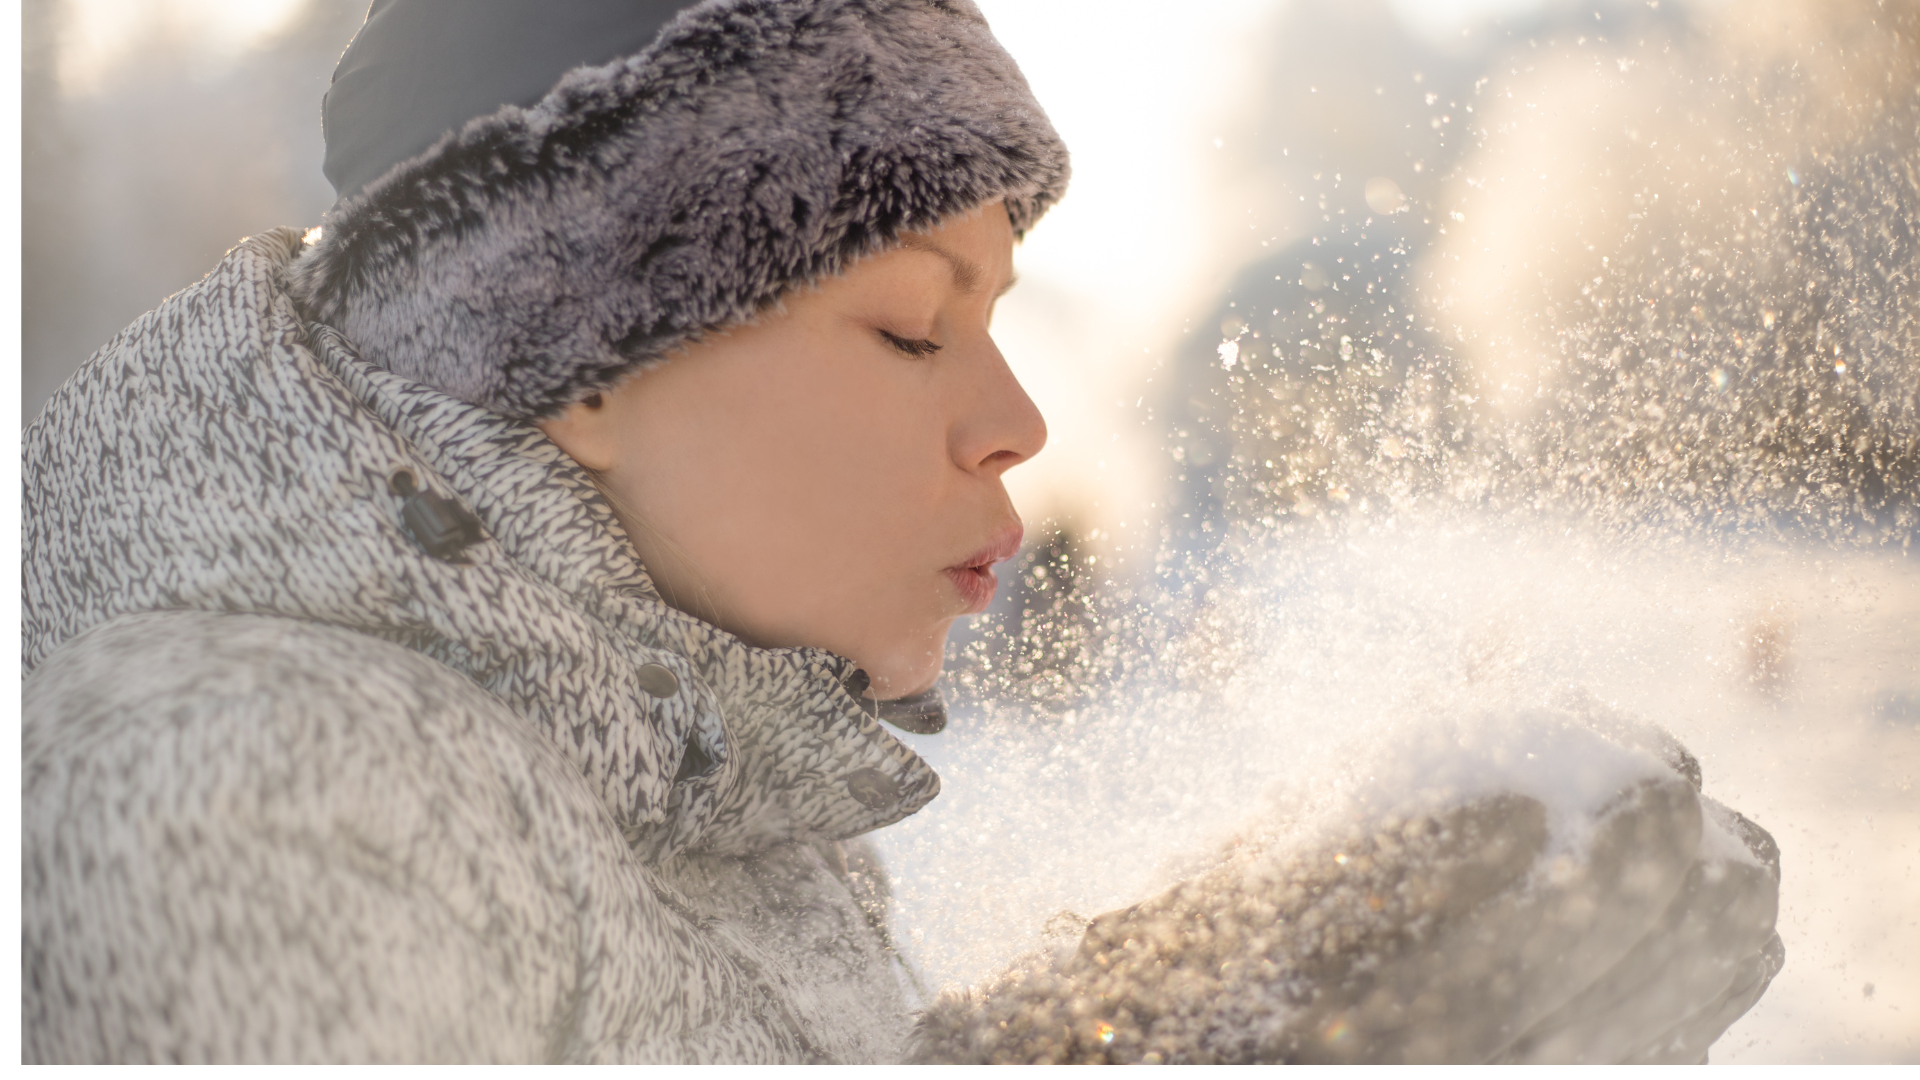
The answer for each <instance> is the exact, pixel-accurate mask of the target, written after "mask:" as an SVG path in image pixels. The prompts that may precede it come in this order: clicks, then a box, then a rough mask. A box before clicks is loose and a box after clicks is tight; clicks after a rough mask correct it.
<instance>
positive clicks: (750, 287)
mask: <svg viewBox="0 0 1920 1080" xmlns="http://www.w3.org/2000/svg"><path fill="white" fill-rule="evenodd" d="M1067 175H1068V164H1067V151H1066V147H1065V146H1064V145H1062V143H1061V141H1060V138H1059V136H1058V135H1057V134H1056V133H1055V132H1054V130H1053V127H1052V125H1051V124H1049V123H1048V121H1047V117H1046V114H1045V113H1044V112H1042V111H1041V109H1040V106H1039V103H1038V102H1036V101H1035V100H1034V99H1033V95H1032V92H1031V91H1030V90H1029V89H1028V88H1027V84H1026V80H1025V79H1024V78H1022V77H1021V75H1020V71H1019V69H1018V68H1017V67H1016V66H1015V65H1014V62H1013V60H1012V58H1010V57H1009V56H1008V55H1007V54H1006V52H1005V51H1004V50H1002V49H1001V48H1000V45H999V43H998V42H996V41H995V40H994V38H993V35H992V34H991V33H990V32H989V30H988V29H987V24H986V20H985V19H984V18H982V16H981V15H980V12H979V11H978V9H976V8H975V7H974V6H973V4H972V3H971V2H970V0H706V2H704V3H700V4H697V5H695V6H694V7H691V8H689V9H688V10H686V11H684V12H682V13H680V14H679V15H678V16H676V17H675V18H674V19H673V21H671V22H669V23H668V24H667V25H666V26H665V27H664V28H663V29H662V30H661V31H660V35H659V37H658V38H656V39H655V40H654V42H653V44H652V45H651V46H649V47H648V48H646V49H644V50H642V51H640V52H638V53H636V54H634V55H632V56H629V57H626V58H624V59H621V60H616V61H614V62H613V63H609V64H606V65H603V66H599V67H584V68H578V69H575V70H573V71H571V72H570V73H568V74H567V75H566V76H565V77H563V78H562V79H561V80H560V82H559V83H558V85H556V86H554V87H553V89H552V90H551V91H549V92H548V93H547V95H546V96H545V97H544V98H543V99H541V100H540V101H539V102H538V103H537V104H534V105H533V106H531V107H524V108H523V107H521V106H517V105H507V106H503V107H501V108H500V109H498V110H497V111H495V112H493V113H492V114H491V115H487V116H482V117H480V118H478V119H475V120H472V121H469V122H468V123H466V125H465V126H464V127H462V128H460V130H458V131H456V132H452V133H449V134H448V135H447V136H446V137H444V138H442V139H440V140H439V141H438V142H437V143H435V144H434V145H433V146H432V147H431V148H429V149H428V150H427V151H426V152H425V153H423V154H420V155H419V156H417V157H413V158H410V159H408V160H405V161H402V162H400V163H399V164H398V165H395V166H393V167H392V168H391V169H389V170H388V171H387V172H386V173H385V174H384V175H382V176H380V177H379V178H378V179H377V180H374V181H372V182H371V183H368V184H366V186H365V187H364V188H362V189H361V190H359V191H358V192H357V193H353V194H350V195H348V197H346V198H344V199H343V200H342V201H341V202H340V203H339V204H337V205H336V206H335V207H334V208H333V210H332V211H330V212H329V213H328V214H327V216H326V217H325V219H324V220H323V221H322V228H321V231H320V235H319V237H318V239H317V240H315V241H314V242H313V244H312V245H311V246H310V247H309V248H308V249H307V251H306V252H305V253H304V254H303V255H302V256H301V258H300V259H299V260H298V261H297V262H296V263H295V264H294V266H293V268H292V270H291V272H290V282H289V284H290V286H291V288H292V290H293V293H294V297H295V299H296V301H297V302H298V303H299V304H300V306H301V307H302V308H303V309H304V310H305V313H306V314H307V315H308V317H310V318H313V319H316V320H318V321H320V322H324V323H327V324H329V325H331V326H333V327H335V328H336V329H338V330H340V331H341V332H342V333H344V334H345V335H346V336H347V338H348V339H349V340H351V341H353V342H354V344H355V345H356V346H357V347H358V348H359V349H360V350H361V352H362V355H363V356H365V357H366V359H368V360H369V361H371V362H373V363H377V364H380V365H382V366H384V367H387V368H389V369H391V370H393V371H395V372H397V373H399V374H401V375H404V376H406V377H408V378H411V379H415V380H418V381H420V382H423V383H426V384H428V385H430V386H433V387H436V388H438V389H440V390H443V391H445V392H446V393H448V394H451V395H453V396H454V397H457V398H460V399H462V400H465V401H469V402H472V403H474V404H476V405H480V406H483V407H485V408H488V409H492V410H494V411H496V412H500V413H504V414H506V415H509V416H514V417H518V418H523V419H531V418H536V417H541V416H548V415H552V414H554V413H557V412H558V411H559V410H561V409H563V408H565V407H566V406H567V405H568V404H570V403H572V402H573V401H576V400H578V399H580V398H582V397H585V396H587V395H588V394H590V393H592V392H594V391H596V390H599V389H603V388H605V387H608V386H610V385H611V384H613V383H614V382H616V381H618V380H619V379H620V378H621V377H622V376H624V375H626V374H628V373H629V372H631V371H633V370H635V369H636V368H639V367H641V366H643V365H645V364H647V363H648V362H649V361H652V360H656V359H658V358H660V357H662V356H664V355H665V354H667V353H668V352H670V351H672V350H673V349H674V348H676V347H678V346H681V345H683V344H686V343H687V342H689V341H690V340H692V339H694V338H696V337H697V336H699V335H700V334H701V333H702V332H704V331H708V330H712V329H715V328H719V327H724V326H728V325H734V324H738V323H741V322H745V321H747V320H750V319H752V318H753V317H754V316H755V315H756V314H758V313H759V312H761V311H763V310H765V309H766V308H767V307H769V306H770V305H771V304H773V303H774V302H775V301H776V300H777V299H778V298H779V297H780V296H781V294H783V293H784V292H786V291H787V290H788V289H790V288H792V287H794V286H796V285H804V284H807V283H810V282H813V281H815V280H818V279H820V278H822V277H827V276H831V275H833V274H836V273H839V272H840V271H842V270H843V269H844V268H845V267H847V266H848V265H849V264H851V263H852V262H853V261H854V260H857V259H859V258H860V257H862V256H864V255H868V254H872V253H875V252H878V251H882V250H885V249H887V248H889V247H891V246H893V245H894V244H895V243H896V242H897V238H898V237H899V236H900V235H901V234H902V233H903V232H906V231H911V230H918V229H924V228H927V227H929V226H932V225H934V224H936V223H937V222H939V221H941V220H942V219H944V218H948V217H950V216H952V215H955V214H959V213H964V212H966V211H970V210H972V209H974V208H976V207H980V206H983V205H987V204H989V203H993V202H1004V203H1005V205H1006V208H1007V213H1008V215H1009V217H1010V218H1011V219H1012V222H1013V228H1014V231H1015V233H1016V234H1020V233H1024V231H1025V230H1026V229H1028V228H1029V227H1031V226H1032V225H1033V223H1034V222H1035V221H1036V220H1038V219H1039V217H1040V215H1041V214H1042V213H1044V212H1045V211H1046V209H1047V208H1048V207H1049V206H1051V205H1052V204H1053V203H1054V202H1056V201H1057V200H1058V199H1059V198H1060V196H1061V194H1062V193H1063V192H1064V190H1065V188H1066V183H1067Z"/></svg>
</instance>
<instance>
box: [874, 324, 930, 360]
mask: <svg viewBox="0 0 1920 1080" xmlns="http://www.w3.org/2000/svg"><path fill="white" fill-rule="evenodd" d="M880 336H881V337H883V338H886V339H887V344H889V345H891V346H893V347H894V348H896V349H899V350H900V351H901V352H903V353H906V354H907V355H908V356H932V355H933V354H934V353H937V352H939V351H940V346H938V345H935V344H934V343H933V342H931V341H928V340H927V339H925V338H904V337H901V336H900V335H899V334H894V333H889V332H887V331H885V330H882V331H880Z"/></svg>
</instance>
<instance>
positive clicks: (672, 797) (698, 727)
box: [307, 324, 940, 857]
mask: <svg viewBox="0 0 1920 1080" xmlns="http://www.w3.org/2000/svg"><path fill="white" fill-rule="evenodd" d="M307 332H308V335H309V340H310V342H311V343H312V345H313V347H314V349H315V352H316V353H317V355H318V356H319V358H320V360H321V361H322V363H324V364H325V365H326V366H327V368H328V369H329V370H330V371H332V372H333V373H334V374H335V375H336V376H338V377H339V379H340V381H341V382H342V383H343V384H344V385H345V387H346V388H347V389H348V390H349V391H350V392H351V393H352V394H353V395H354V396H355V397H356V398H357V399H359V401H360V402H361V403H363V404H364V405H366V406H367V407H368V408H369V409H371V410H372V411H373V413H374V414H375V415H377V416H378V417H379V418H380V419H381V420H382V421H384V422H385V423H386V424H387V425H388V426H389V427H390V428H391V429H392V430H393V431H394V432H395V433H396V434H398V435H399V436H401V437H402V438H403V439H405V440H406V441H407V442H408V443H409V444H411V446H412V447H413V448H414V449H416V450H417V451H418V452H419V454H420V455H421V457H422V458H423V459H424V464H425V465H426V466H427V467H428V469H429V470H431V471H430V476H431V479H430V480H428V481H427V483H428V484H430V485H431V484H434V483H443V484H444V485H445V490H447V491H449V492H450V493H452V494H453V495H455V496H456V497H458V498H459V499H460V500H462V501H463V502H464V503H465V504H466V505H467V506H469V507H471V509H472V511H473V513H474V514H475V516H476V517H478V519H479V521H480V523H481V525H482V526H483V528H484V530H485V535H484V537H483V539H482V540H481V541H480V543H479V544H478V545H476V547H475V549H474V550H473V551H472V552H471V553H470V556H471V562H472V566H471V567H470V568H469V573H470V574H471V576H472V577H473V578H475V579H476V580H474V581H473V582H472V584H471V586H470V588H471V592H472V594H473V595H474V596H475V597H483V596H484V592H485V588H486V586H485V579H486V578H488V577H490V576H494V575H498V574H501V573H506V572H513V573H515V574H516V576H517V575H518V574H524V575H527V576H530V577H532V578H535V579H538V580H539V581H540V582H542V583H544V584H546V585H549V586H551V587H553V588H554V589H555V590H556V591H557V592H558V594H559V595H560V596H561V597H564V603H566V604H568V605H570V606H571V607H572V608H573V609H574V610H575V611H576V612H577V613H578V614H579V615H580V616H582V617H584V618H585V619H586V620H587V621H588V622H589V623H590V624H591V625H592V626H593V627H594V628H595V630H596V631H597V632H598V633H599V634H600V635H602V636H603V638H604V642H605V643H606V644H608V645H609V646H611V647H613V648H614V649H615V650H616V651H619V652H621V653H623V654H625V655H628V656H630V657H631V659H632V662H633V667H634V668H635V669H638V668H639V667H642V666H644V665H645V664H648V663H661V662H662V661H665V663H664V665H663V666H667V667H668V668H669V669H670V670H673V671H674V672H675V673H676V680H675V681H676V682H678V683H679V684H680V688H679V690H678V693H677V695H675V696H678V695H685V696H687V697H688V698H689V699H690V706H691V711H692V713H693V715H692V716H691V717H689V718H688V721H690V722H689V723H687V724H686V725H685V726H686V728H687V732H688V741H690V742H692V743H693V744H695V745H698V746H699V747H700V750H701V753H702V754H703V755H704V756H706V757H707V758H708V759H709V760H710V761H711V762H712V763H713V768H712V769H711V771H710V772H708V773H707V774H706V775H705V776H701V777H693V778H682V779H679V780H677V781H676V780H675V778H674V776H670V775H666V774H665V773H664V771H661V772H660V774H659V775H655V776H653V777H650V778H649V779H650V780H651V783H648V784H646V785H644V786H645V787H648V788H653V789H658V790H655V791H653V792H650V795H651V797H650V798H647V799H645V800H643V801H644V802H647V803H658V802H664V803H665V806H664V807H663V809H664V811H665V812H664V813H662V814H659V815H657V816H658V820H651V821H647V822H646V823H645V824H643V825H640V826H639V827H637V828H634V827H630V828H629V835H630V837H631V838H632V839H633V841H634V842H635V844H636V846H638V847H642V848H646V849H649V850H650V853H651V854H653V855H655V856H656V857H664V856H665V855H666V854H669V853H671V852H672V851H674V850H680V849H685V848H697V849H700V850H713V851H724V852H728V853H740V852H744V851H749V850H752V849H753V848H755V847H759V846H763V845H765V844H767V843H771V842H778V841H781V840H790V839H829V840H837V839H844V838H846V837H850V836H854V835H858V834H860V833H864V832H867V831H869V830H872V829H876V828H879V827H882V826H884V825H889V824H892V823H893V822H896V821H899V820H900V819H902V818H904V817H906V816H908V815H909V814H912V813H914V812H915V811H917V810H919V809H920V808H921V807H923V806H925V805H926V804H927V803H928V802H930V801H931V800H932V799H933V797H934V796H935V795H937V794H938V793H939V786H940V784H939V777H938V776H937V775H936V774H935V773H934V771H933V770H932V768H931V767H929V766H928V765H927V764H926V762H925V761H923V760H922V759H921V758H920V757H919V755H917V754H915V753H914V752H913V751H911V750H910V749H908V748H907V747H906V746H905V745H903V744H902V743H901V742H900V741H899V740H898V739H896V738H894V737H893V736H892V735H891V734H889V733H888V732H887V731H886V730H885V729H884V728H883V727H882V726H881V725H880V724H879V723H878V722H877V721H876V719H875V718H874V716H873V715H872V714H871V713H870V712H869V711H868V709H869V708H870V707H871V706H870V704H868V705H867V706H865V707H863V704H862V702H863V699H861V698H859V697H856V696H855V695H854V694H853V693H850V692H849V690H848V688H847V683H848V681H849V680H850V679H851V677H852V676H853V673H854V667H853V664H852V663H851V662H850V661H848V660H846V659H845V658H842V657H839V656H835V655H833V654H831V653H828V652H825V651H823V650H819V649H806V648H800V649H760V648H755V647H753V646H750V645H747V644H746V643H744V642H742V641H740V640H739V639H738V638H736V637H734V636H733V635H731V634H728V633H726V632H725V631H723V630H720V629H718V628H717V627H714V626H713V625H711V624H709V623H706V622H704V621H702V620H700V619H697V618H695V617H694V616H691V615H688V614H686V613H684V612H681V611H678V610H676V609H674V608H672V607H669V606H668V605H667V604H665V603H664V602H663V601H662V600H661V598H660V595H659V593H658V591H657V590H656V589H655V587H654V585H653V582H652V580H651V579H650V578H649V576H648V575H647V573H646V571H645V569H644V568H643V567H642V566H641V564H640V561H639V559H638V556H637V555H636V553H635V552H634V549H633V546H632V545H631V544H630V543H629V542H628V541H627V538H626V535H625V532H624V531H623V529H622V527H621V526H620V524H619V522H618V520H617V519H616V518H615V517H614V514H613V512H612V508H611V507H610V506H609V505H608V503H607V502H606V500H605V498H604V497H603V496H602V495H601V494H600V492H599V491H598V489H597V488H596V487H595V486H594V485H593V483H592V482H591V481H590V479H589V478H588V477H587V475H586V473H585V471H584V470H583V469H581V468H580V466H579V465H578V464H576V463H575V462H574V461H573V460H572V459H571V458H569V457H568V456H567V455H566V454H565V453H564V452H562V451H561V450H560V449H559V447H557V446H556V445H555V444H554V443H553V442H552V441H551V440H549V439H548V438H547V437H546V436H545V435H544V434H543V433H542V432H541V431H540V430H539V429H538V428H537V427H535V426H534V425H532V424H531V423H528V422H525V421H519V420H514V419H510V418H507V417H505V416H501V415H499V414H497V413H493V412H490V411H488V410H485V409H482V408H479V407H477V406H474V405H470V404H467V403H466V402H463V401H460V400H458V399H455V398H453V397H450V396H448V395H446V394H444V393H441V392H440V391H438V390H435V389H433V388H431V387H428V386H425V385H424V384H420V383H415V382H411V381H409V380H406V379H404V378H402V377H400V376H398V375H395V374H393V373H392V372H390V371H387V370H384V369H383V368H381V367H378V366H376V365H374V364H371V363H368V362H367V361H365V360H363V359H361V358H360V356H359V355H358V354H357V353H356V351H355V350H354V348H353V346H352V345H351V343H349V342H348V341H347V340H346V339H345V338H344V337H343V336H341V335H340V334H339V333H338V332H336V331H334V330H332V329H331V328H328V327H325V326H322V325H319V324H308V326H307ZM508 568H511V571H509V570H508ZM474 609H475V614H476V615H477V616H479V617H482V618H484V617H486V616H487V615H489V614H493V613H492V612H489V611H488V609H487V605H486V604H485V603H484V601H483V600H482V601H480V602H478V603H475V604H474ZM498 614H502V615H504V614H507V613H505V612H499V613H498ZM555 659H556V657H554V656H551V655H542V654H541V653H540V651H539V650H538V649H537V648H536V649H534V650H530V651H529V652H527V653H525V654H523V655H522V656H520V657H517V658H516V663H515V664H513V665H512V666H518V664H519V663H533V664H539V665H545V664H550V663H552V662H554V660H555ZM489 678H490V679H491V680H492V681H495V682H500V681H503V680H502V679H501V674H500V673H499V672H497V671H496V672H494V673H492V674H491V675H490V676H489ZM504 681H514V680H504ZM623 681H631V680H623ZM625 696H626V697H627V699H628V703H629V704H630V705H631V706H633V708H632V709H631V713H632V715H633V716H634V717H635V718H636V719H640V722H643V723H644V722H646V720H645V719H643V718H650V717H651V715H652V714H655V713H658V712H659V711H660V708H659V700H658V699H655V698H653V696H652V695H651V694H650V693H649V692H648V691H647V690H645V689H639V688H630V689H628V690H627V691H626V694H625ZM570 704H571V703H569V702H566V701H563V700H554V699H552V698H545V699H543V700H538V701H537V702H527V703H525V704H521V705H520V708H521V709H522V711H524V712H529V713H532V714H533V715H534V716H535V717H541V718H546V717H551V718H550V719H547V720H546V725H547V726H549V727H553V728H556V729H557V728H559V727H561V726H563V725H564V726H566V727H568V728H577V727H578V721H579V720H581V719H584V718H579V717H572V718H567V717H565V716H564V714H566V713H567V712H569V711H570ZM529 706H531V707H529ZM622 711H623V712H624V711H627V710H622ZM569 721H571V722H569ZM673 726H675V727H679V726H681V725H673ZM679 766H680V763H679V759H678V756H677V755H676V757H675V772H676V773H678V772H679V771H680V768H679ZM662 796H664V799H662ZM614 809H615V810H616V816H625V817H627V818H628V819H629V821H633V819H635V818H640V817H646V818H653V817H655V816H656V815H653V814H647V813H644V812H638V813H636V811H640V810H641V808H640V807H638V806H635V807H631V808H622V807H618V806H616V807H614ZM622 809H627V810H628V813H627V814H625V815H622V814H620V813H619V811H620V810H622ZM627 823H628V822H623V824H627Z"/></svg>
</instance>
